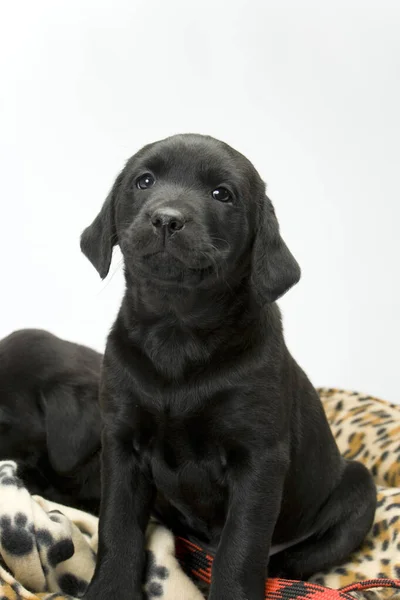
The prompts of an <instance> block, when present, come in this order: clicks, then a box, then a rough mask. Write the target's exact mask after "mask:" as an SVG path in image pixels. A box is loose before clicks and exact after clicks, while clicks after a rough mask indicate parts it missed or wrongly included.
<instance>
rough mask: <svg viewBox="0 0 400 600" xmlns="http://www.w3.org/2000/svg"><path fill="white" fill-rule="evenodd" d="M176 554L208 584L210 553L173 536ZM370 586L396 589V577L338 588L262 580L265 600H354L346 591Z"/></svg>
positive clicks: (398, 584) (399, 581) (186, 568)
mask: <svg viewBox="0 0 400 600" xmlns="http://www.w3.org/2000/svg"><path fill="white" fill-rule="evenodd" d="M176 556H177V558H178V560H179V562H180V563H181V565H182V568H183V569H184V571H185V572H186V573H188V574H189V575H192V576H194V577H196V578H197V579H200V580H202V581H204V582H206V583H208V584H209V585H210V584H211V571H212V563H213V557H212V556H211V555H210V554H207V553H206V552H205V551H204V550H203V549H202V548H201V547H200V546H198V545H197V544H194V543H193V542H190V541H189V540H185V539H184V538H181V537H179V538H176ZM373 588H393V589H400V579H369V580H367V581H360V582H358V583H353V584H351V585H347V586H346V587H344V588H341V589H340V590H333V589H331V588H326V587H323V586H322V585H318V584H316V583H311V582H308V581H291V580H287V579H269V580H268V581H267V582H266V584H265V598H266V599H268V600H294V599H298V600H300V599H301V600H308V599H309V600H354V596H351V594H350V592H361V591H365V590H370V589H373Z"/></svg>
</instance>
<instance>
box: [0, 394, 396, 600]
mask: <svg viewBox="0 0 400 600" xmlns="http://www.w3.org/2000/svg"><path fill="white" fill-rule="evenodd" d="M319 393H320V396H321V399H322V402H323V405H324V408H325V411H326V414H327V417H328V420H329V423H330V425H331V428H332V431H333V433H334V435H335V437H336V440H337V443H338V445H339V448H340V451H341V452H342V454H343V455H344V456H345V457H347V458H351V459H353V458H354V459H357V460H359V461H361V462H363V463H364V464H365V465H366V466H367V467H368V468H369V469H370V470H371V472H372V473H373V475H374V478H375V481H376V483H377V485H378V508H377V512H376V517H375V522H374V526H373V528H372V530H371V532H370V533H369V535H368V536H367V539H366V540H365V543H364V544H363V546H362V547H361V548H360V549H359V550H358V551H357V552H355V553H354V554H353V555H352V556H351V557H350V558H349V559H348V560H347V561H346V563H344V564H342V565H337V566H336V567H334V568H332V569H330V570H329V571H327V572H323V573H317V574H316V575H315V576H314V577H313V578H312V579H311V582H312V583H315V584H322V585H324V586H327V587H330V588H336V589H338V588H341V587H344V586H347V585H349V584H353V583H354V582H357V581H364V580H367V579H376V578H382V577H383V578H392V579H396V578H400V406H397V405H393V404H388V403H386V402H384V401H382V400H378V399H376V398H372V397H370V396H364V395H361V394H355V393H351V392H345V391H341V390H332V389H321V390H319ZM97 528H98V520H97V518H96V517H94V516H92V515H89V514H86V513H83V512H81V511H78V510H76V509H73V508H70V507H65V506H61V505H58V504H55V503H52V502H48V501H46V500H45V499H43V498H41V497H39V496H30V494H29V492H28V491H27V490H26V488H25V487H24V484H23V482H22V481H21V480H20V479H19V478H18V475H17V467H16V465H15V463H14V462H12V461H3V462H0V600H39V599H42V600H74V599H75V598H77V597H79V596H81V595H82V594H83V592H84V590H85V589H86V587H87V585H88V582H89V581H90V579H91V577H92V575H93V572H94V566H95V559H96V552H97ZM146 541H147V561H146V571H145V577H144V588H143V589H144V599H145V600H157V599H161V600H202V599H203V598H204V596H203V594H202V593H201V592H200V591H199V589H198V587H197V586H195V585H194V583H193V581H192V578H189V577H188V576H187V574H186V573H187V572H188V571H190V569H188V568H187V565H188V562H190V560H189V559H188V558H187V556H188V555H186V558H185V556H184V555H179V551H178V558H179V559H181V560H182V561H183V562H184V563H185V565H186V568H185V569H182V568H181V566H180V563H179V562H178V558H177V557H176V555H175V551H176V549H175V540H174V539H173V537H172V535H171V533H170V532H169V531H168V530H167V529H165V528H164V527H162V526H161V525H159V524H158V523H156V522H151V523H150V525H149V527H148V530H147V534H146ZM178 549H179V545H178ZM195 552H196V555H197V557H201V555H202V552H201V548H198V547H196V550H195ZM190 556H191V557H192V558H193V556H194V552H193V551H192V549H191V553H189V557H190ZM204 556H205V554H204ZM193 572H194V573H195V575H196V576H197V577H199V578H200V579H203V582H204V581H207V578H206V577H205V573H206V572H205V571H199V570H197V571H196V570H193V569H192V574H193ZM210 575H211V570H209V573H208V575H207V577H208V576H210ZM274 585H275V587H276V586H278V588H279V585H280V584H279V583H276V584H274ZM288 585H289V587H290V585H292V584H285V586H284V587H283V588H279V590H280V591H276V590H275V588H273V589H274V590H275V591H274V594H275V593H276V594H278V595H276V596H275V595H271V590H272V588H271V587H269V590H270V592H269V594H268V598H271V600H272V598H273V597H274V598H278V597H279V598H282V600H283V599H285V600H286V599H287V598H295V597H296V598H298V597H301V598H306V597H307V598H308V597H309V593H311V592H310V591H309V588H307V589H308V592H307V595H306V594H305V593H304V595H301V596H298V595H293V594H292V595H290V594H289V595H285V594H286V592H285V593H284V592H283V590H286V588H287V586H288ZM293 585H294V584H293ZM296 585H297V587H296ZM296 585H295V586H294V587H293V590H294V589H295V587H296V590H297V589H298V585H300V584H296ZM278 588H277V589H278ZM203 589H204V588H203ZM291 589H292V588H291ZM316 590H317V588H315V590H314V592H313V593H312V596H313V598H316V596H315V594H317V591H316ZM293 593H294V592H293ZM296 594H297V592H296ZM357 594H358V596H359V597H360V598H361V597H362V598H365V599H368V600H378V599H382V600H383V599H384V600H387V599H389V598H391V599H393V600H394V599H396V600H400V592H399V591H393V590H392V589H389V588H387V589H383V588H380V589H379V591H364V592H356V593H353V596H354V595H355V596H357ZM317 595H318V597H321V598H322V597H325V596H324V595H323V590H322V589H321V588H318V594H317ZM330 597H331V596H329V595H328V596H327V599H328V598H330ZM113 600H114V599H113ZM115 600H116V599H115Z"/></svg>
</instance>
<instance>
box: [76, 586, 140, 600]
mask: <svg viewBox="0 0 400 600" xmlns="http://www.w3.org/2000/svg"><path fill="white" fill-rule="evenodd" d="M99 588H100V586H95V585H94V586H90V587H89V589H88V590H87V592H86V593H85V595H84V596H82V600H144V597H143V594H142V592H141V591H138V590H136V591H135V590H132V589H126V588H125V589H122V588H121V586H111V585H110V586H108V585H104V586H101V589H99Z"/></svg>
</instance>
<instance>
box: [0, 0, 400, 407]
mask: <svg viewBox="0 0 400 600" xmlns="http://www.w3.org/2000/svg"><path fill="white" fill-rule="evenodd" d="M399 31H400V4H399V2H398V1H397V0H393V1H388V0H376V1H371V0H360V1H354V0H336V1H335V2H327V1H321V0H316V1H315V2H310V1H308V0H304V1H302V2H298V1H297V0H279V1H278V0H276V1H272V0H229V1H226V0H222V1H220V0H200V1H196V0H195V1H191V2H190V1H188V0H182V1H178V0H158V1H156V0H58V1H57V2H54V0H35V1H34V2H32V0H19V2H13V3H11V2H8V3H4V4H3V10H2V19H1V25H0V44H1V49H0V50H1V52H0V61H1V79H0V82H1V106H0V110H1V112H0V120H1V123H0V127H1V139H0V167H1V175H0V177H1V179H0V182H1V188H0V189H1V209H0V210H1V212H0V252H1V254H0V255H1V275H2V277H1V313H0V336H3V335H6V334H7V333H9V332H10V331H12V330H13V329H16V328H21V327H28V326H29V327H42V328H47V329H49V330H51V331H53V332H54V333H56V334H58V335H60V336H63V337H66V338H69V339H72V340H76V341H79V342H84V343H87V344H89V345H92V346H94V347H96V348H97V349H103V348H104V342H105V338H106V335H107V332H108V329H109V327H110V325H111V323H112V321H113V319H114V317H115V314H116V312H117V310H118V306H119V302H120V298H121V296H122V292H123V276H122V271H121V261H120V255H119V253H118V252H116V255H115V259H114V262H113V267H112V275H111V277H109V279H108V280H106V281H105V282H101V281H100V280H99V278H98V276H97V273H96V272H95V271H94V269H93V268H92V267H91V266H90V264H89V262H88V261H87V260H86V259H85V258H84V257H83V256H81V254H80V250H79V235H80V232H81V230H82V229H83V228H84V227H85V226H86V225H87V224H88V223H89V222H90V221H91V220H92V219H93V218H94V216H95V214H96V213H97V211H98V209H99V208H100V205H101V203H102V201H103V199H104V198H105V196H106V194H107V192H108V190H109V188H110V186H111V184H112V181H113V178H114V177H115V175H116V174H117V172H118V171H119V169H120V168H121V167H122V164H123V162H124V161H125V159H127V158H128V157H129V156H130V155H131V154H133V153H134V152H135V151H136V150H137V149H138V148H139V147H141V146H142V145H143V144H145V143H147V142H150V141H153V140H155V139H159V138H162V137H165V136H166V135H170V134H173V133H177V132H186V131H194V132H199V133H208V134H211V135H214V136H216V137H219V138H222V139H224V140H225V141H227V142H228V143H231V144H232V145H233V146H235V147H237V148H238V149H239V150H240V151H242V152H243V153H245V154H247V155H248V156H249V158H250V159H251V160H252V161H253V162H254V163H255V165H256V167H257V168H258V170H259V171H260V173H261V174H262V176H263V177H264V179H265V180H266V181H267V183H268V189H269V194H270V196H271V198H272V199H273V201H274V203H275V207H276V210H277V214H278V217H279V219H280V222H281V227H282V232H283V234H284V237H285V239H286V241H287V243H288V245H289V246H290V248H291V249H292V251H293V253H294V254H295V255H296V257H297V258H298V260H299V262H300V264H301V266H302V269H303V277H302V280H301V282H300V284H299V285H298V286H297V287H296V288H294V289H293V290H291V291H290V292H289V294H288V295H287V296H286V297H285V298H284V299H283V300H282V301H281V303H280V304H281V307H282V309H283V312H284V323H285V330H286V338H287V343H288V345H289V348H290V350H291V351H292V353H293V354H294V356H295V357H296V359H297V360H298V362H299V363H300V364H301V365H302V366H303V368H304V369H305V370H306V371H307V372H308V374H309V376H310V377H311V379H312V380H313V382H314V383H315V384H316V385H328V386H341V387H347V388H353V389H357V390H361V391H364V392H367V393H370V394H377V395H380V396H382V397H385V398H387V399H389V400H391V401H394V402H398V401H400V383H399V365H398V358H399V353H398V345H399V343H398V341H399V337H400V321H399V299H400V284H399V260H400V241H399V235H398V227H399V221H400V209H399V200H400V193H399V192H400V183H399V181H400V177H399V164H400V150H399V139H400V117H399V112H400V35H399Z"/></svg>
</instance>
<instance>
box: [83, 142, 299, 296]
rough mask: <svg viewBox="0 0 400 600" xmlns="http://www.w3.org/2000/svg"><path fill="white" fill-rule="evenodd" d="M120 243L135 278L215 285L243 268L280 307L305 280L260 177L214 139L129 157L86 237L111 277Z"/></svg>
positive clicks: (91, 254) (94, 258) (159, 145)
mask: <svg viewBox="0 0 400 600" xmlns="http://www.w3.org/2000/svg"><path fill="white" fill-rule="evenodd" d="M116 244H119V246H120V248H121V251H122V253H123V256H124V260H125V268H126V270H127V272H128V273H129V274H130V275H131V276H132V277H133V278H146V279H148V280H151V281H153V282H155V283H157V284H158V285H160V286H163V287H167V286H170V287H171V286H172V287H173V286H183V287H198V286H202V287H205V286H208V287H210V286H212V285H214V284H215V282H217V281H220V280H223V279H227V278H228V277H232V276H234V274H235V273H236V272H238V271H240V273H241V276H243V273H244V275H245V276H248V279H249V281H250V282H251V285H252V287H253V288H254V290H255V292H256V294H257V296H258V298H259V299H260V300H261V301H265V302H273V301H275V300H276V299H277V298H278V297H279V296H281V295H282V294H284V293H285V292H286V291H287V290H288V289H289V288H290V287H291V286H292V285H294V284H295V283H297V281H298V280H299V278H300V269H299V266H298V264H297V262H296V260H295V259H294V257H293V256H292V254H291V253H290V251H289V250H288V248H287V246H286V245H285V243H284V242H283V240H282V238H281V236H280V233H279V226H278V222H277V220H276V217H275V213H274V209H273V207H272V204H271V202H270V200H269V199H268V198H267V196H266V195H265V185H264V183H263V181H262V180H261V178H260V176H259V175H258V173H257V171H256V170H255V168H254V167H253V165H252V164H251V163H250V162H249V161H248V160H247V159H246V158H245V157H244V156H243V155H241V154H240V153H239V152H237V151H236V150H234V149H233V148H231V147H230V146H228V145H227V144H224V143H223V142H220V141H218V140H215V139H213V138H211V137H206V136H200V135H192V134H187V135H177V136H174V137H171V138H167V139H165V140H162V141H160V142H156V143H154V144H151V145H149V146H146V147H144V148H143V149H142V150H140V151H139V152H138V153H137V154H135V155H134V156H133V157H132V158H131V159H129V161H128V162H127V164H126V166H125V168H124V169H123V171H122V172H121V173H120V175H119V176H118V177H117V179H116V181H115V183H114V186H113V188H112V190H111V192H110V194H109V196H108V197H107V199H106V201H105V203H104V205H103V208H102V209H101V211H100V213H99V215H98V216H97V217H96V219H95V220H94V221H93V223H92V224H91V225H90V226H89V227H88V228H87V229H85V231H84V232H83V234H82V238H81V248H82V251H83V252H84V254H85V255H86V256H87V257H88V258H89V260H90V261H91V262H92V264H93V265H94V266H95V268H96V269H97V271H98V272H99V274H100V276H101V277H102V278H104V277H106V276H107V274H108V271H109V268H110V263H111V257H112V249H113V247H114V246H115V245H116Z"/></svg>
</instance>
